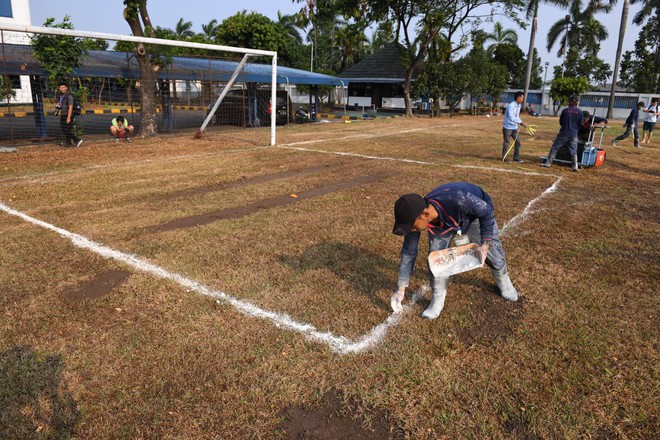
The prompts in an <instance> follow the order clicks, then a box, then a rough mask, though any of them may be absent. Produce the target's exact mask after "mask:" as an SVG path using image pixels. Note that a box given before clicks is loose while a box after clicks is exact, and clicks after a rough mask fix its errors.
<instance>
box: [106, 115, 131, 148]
mask: <svg viewBox="0 0 660 440" xmlns="http://www.w3.org/2000/svg"><path fill="white" fill-rule="evenodd" d="M133 130H134V127H133V126H132V125H129V123H128V121H127V120H126V119H125V118H124V117H123V116H117V117H116V118H114V119H113V120H112V125H111V126H110V134H112V135H113V136H114V137H115V142H119V139H122V138H126V142H131V138H130V137H128V135H129V134H131V133H133Z"/></svg>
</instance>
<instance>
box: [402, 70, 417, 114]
mask: <svg viewBox="0 0 660 440" xmlns="http://www.w3.org/2000/svg"><path fill="white" fill-rule="evenodd" d="M411 64H412V65H411V66H410V67H408V68H407V69H406V82H405V83H404V85H403V96H404V99H405V103H406V116H412V115H413V113H412V100H411V99H410V83H411V82H412V75H413V69H414V68H415V63H411Z"/></svg>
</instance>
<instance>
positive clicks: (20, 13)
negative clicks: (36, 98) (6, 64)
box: [0, 0, 32, 103]
mask: <svg viewBox="0 0 660 440" xmlns="http://www.w3.org/2000/svg"><path fill="white" fill-rule="evenodd" d="M2 23H12V24H21V25H26V26H31V25H32V19H31V18H30V2H29V0H0V24H2ZM0 37H1V38H0V40H1V41H0V44H5V43H8V44H30V38H29V37H28V35H27V34H25V33H22V32H10V31H1V32H0ZM0 68H1V66H0ZM0 73H2V72H1V71H0ZM9 79H10V80H11V81H12V84H13V87H14V90H16V98H15V99H13V100H12V102H16V103H28V102H32V91H31V89H30V78H29V77H28V76H27V75H21V76H18V75H9Z"/></svg>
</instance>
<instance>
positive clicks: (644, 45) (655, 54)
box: [619, 9, 660, 93]
mask: <svg viewBox="0 0 660 440" xmlns="http://www.w3.org/2000/svg"><path fill="white" fill-rule="evenodd" d="M658 29H660V9H658V10H656V13H655V14H654V15H653V16H652V17H651V18H650V19H649V20H648V21H647V22H646V24H645V25H644V26H643V27H642V29H641V32H640V33H639V36H638V37H637V41H635V49H634V50H632V51H628V52H626V53H625V54H624V55H623V57H622V59H621V79H620V81H619V85H620V86H622V87H625V88H627V89H630V90H633V91H635V92H637V93H657V92H658V91H660V68H659V67H658V66H660V32H658Z"/></svg>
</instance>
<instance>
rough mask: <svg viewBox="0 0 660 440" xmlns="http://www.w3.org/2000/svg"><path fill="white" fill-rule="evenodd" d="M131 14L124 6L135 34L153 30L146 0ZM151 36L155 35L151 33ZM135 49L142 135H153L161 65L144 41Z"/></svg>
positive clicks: (138, 35)
mask: <svg viewBox="0 0 660 440" xmlns="http://www.w3.org/2000/svg"><path fill="white" fill-rule="evenodd" d="M131 14H132V13H129V9H128V8H124V20H126V22H127V23H128V25H129V26H130V28H131V32H133V35H135V36H136V37H144V36H145V34H144V30H147V32H150V30H153V26H152V24H151V19H150V18H149V13H148V12H147V2H146V1H145V2H144V3H143V4H141V5H140V6H139V7H138V11H137V14H132V15H131ZM138 14H139V15H138ZM140 19H142V22H143V23H144V30H143V29H142V24H141V23H140ZM149 36H153V35H151V34H150V35H149ZM133 51H134V53H135V58H136V59H137V62H138V65H139V66H140V95H141V97H142V110H141V116H140V125H141V127H140V136H142V137H151V136H154V135H156V134H158V128H157V125H156V81H157V80H158V73H159V72H160V69H161V67H160V66H159V65H157V64H154V65H152V64H151V62H150V60H149V54H148V53H147V50H146V48H145V47H144V44H143V43H137V44H136V45H135V49H134V50H133Z"/></svg>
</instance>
